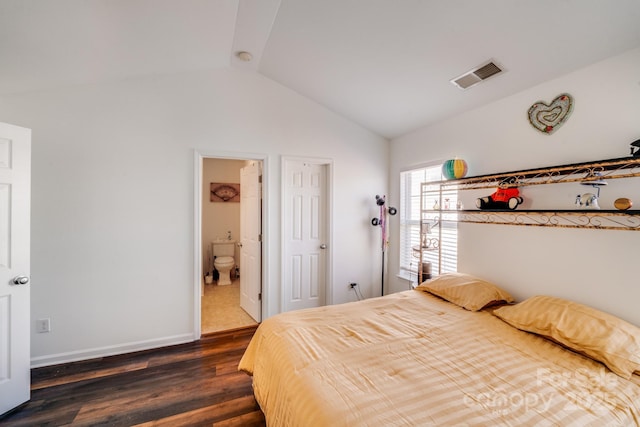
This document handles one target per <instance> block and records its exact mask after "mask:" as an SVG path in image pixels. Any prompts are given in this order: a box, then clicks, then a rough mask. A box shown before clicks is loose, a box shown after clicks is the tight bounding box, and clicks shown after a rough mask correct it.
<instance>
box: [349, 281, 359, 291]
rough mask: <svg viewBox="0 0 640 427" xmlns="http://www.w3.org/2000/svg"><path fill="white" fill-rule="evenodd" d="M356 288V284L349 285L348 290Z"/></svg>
mask: <svg viewBox="0 0 640 427" xmlns="http://www.w3.org/2000/svg"><path fill="white" fill-rule="evenodd" d="M356 286H358V284H357V283H356V282H352V283H349V289H353V288H355V287H356Z"/></svg>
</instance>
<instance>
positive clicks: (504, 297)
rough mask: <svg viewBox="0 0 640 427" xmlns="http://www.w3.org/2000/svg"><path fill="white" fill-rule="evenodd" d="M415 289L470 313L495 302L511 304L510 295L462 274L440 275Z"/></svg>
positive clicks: (491, 284) (494, 286) (489, 284)
mask: <svg viewBox="0 0 640 427" xmlns="http://www.w3.org/2000/svg"><path fill="white" fill-rule="evenodd" d="M416 289H417V290H420V291H427V292H430V293H432V294H434V295H437V296H439V297H440V298H444V299H446V300H447V301H450V302H452V303H454V304H456V305H459V306H460V307H464V308H466V309H467V310H470V311H478V310H480V309H482V308H484V307H486V306H488V305H490V304H492V303H496V302H502V301H504V302H513V298H512V297H511V295H509V294H508V293H507V292H506V291H504V290H502V289H500V288H499V287H497V286H496V285H494V284H493V283H489V282H486V281H484V280H481V279H478V278H477V277H474V276H471V275H470V274H464V273H445V274H441V275H440V276H438V277H436V278H434V279H430V280H427V281H426V282H423V283H422V284H421V285H419V286H418V287H416Z"/></svg>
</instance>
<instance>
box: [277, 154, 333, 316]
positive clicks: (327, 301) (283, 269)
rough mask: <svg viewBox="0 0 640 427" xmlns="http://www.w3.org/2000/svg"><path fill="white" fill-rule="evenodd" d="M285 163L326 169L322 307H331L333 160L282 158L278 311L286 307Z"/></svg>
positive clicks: (296, 157)
mask: <svg viewBox="0 0 640 427" xmlns="http://www.w3.org/2000/svg"><path fill="white" fill-rule="evenodd" d="M287 162H305V163H311V164H315V165H322V166H324V167H325V168H326V172H327V188H326V190H327V191H326V197H327V200H326V202H327V204H326V206H325V209H326V211H327V212H326V214H327V215H326V218H327V224H326V226H327V230H326V232H327V249H326V251H327V252H326V253H327V258H326V266H325V268H326V271H325V275H326V276H325V277H326V283H325V289H324V298H325V301H324V305H332V304H333V253H334V252H333V244H332V243H333V159H327V158H322V157H298V156H282V158H281V163H280V171H281V179H280V184H281V188H280V194H281V195H282V196H281V198H280V199H281V200H280V211H281V212H282V215H281V216H280V242H281V243H280V245H281V246H280V277H281V278H282V283H283V285H282V289H281V291H280V309H281V311H282V310H284V309H285V308H286V307H287V304H286V301H285V290H284V283H285V281H284V275H285V273H286V266H285V262H286V259H285V258H286V253H285V249H286V248H285V244H286V243H285V226H286V224H285V223H284V222H285V221H284V218H285V215H284V211H285V209H286V207H285V204H286V196H287V185H286V184H287V182H286V172H287V167H286V166H287Z"/></svg>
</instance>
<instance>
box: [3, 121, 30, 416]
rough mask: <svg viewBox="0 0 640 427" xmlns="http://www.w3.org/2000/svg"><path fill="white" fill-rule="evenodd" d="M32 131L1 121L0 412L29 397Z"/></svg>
mask: <svg viewBox="0 0 640 427" xmlns="http://www.w3.org/2000/svg"><path fill="white" fill-rule="evenodd" d="M30 202H31V131H30V130H29V129H25V128H21V127H17V126H12V125H8V124H6V123H0V414H4V413H5V412H7V411H9V410H10V409H13V408H14V407H16V406H18V405H20V404H21V403H24V402H26V401H27V400H29V398H30V386H31V384H30V382H31V378H30V371H29V369H30V366H29V364H30V359H31V354H30V352H31V348H30V339H31V337H30V333H29V332H30V328H29V323H30V321H29V318H30V286H29V274H30V271H29V268H30V265H29V242H30V219H29V217H30V214H29V211H30Z"/></svg>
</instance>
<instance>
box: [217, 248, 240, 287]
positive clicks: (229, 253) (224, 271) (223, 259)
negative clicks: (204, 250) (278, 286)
mask: <svg viewBox="0 0 640 427" xmlns="http://www.w3.org/2000/svg"><path fill="white" fill-rule="evenodd" d="M212 246H213V256H214V260H213V266H214V267H215V268H216V270H218V285H230V284H231V270H232V269H233V268H234V267H235V266H236V261H235V259H233V256H234V255H235V250H236V249H235V248H236V242H235V241H234V240H220V241H215V242H213V243H212Z"/></svg>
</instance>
